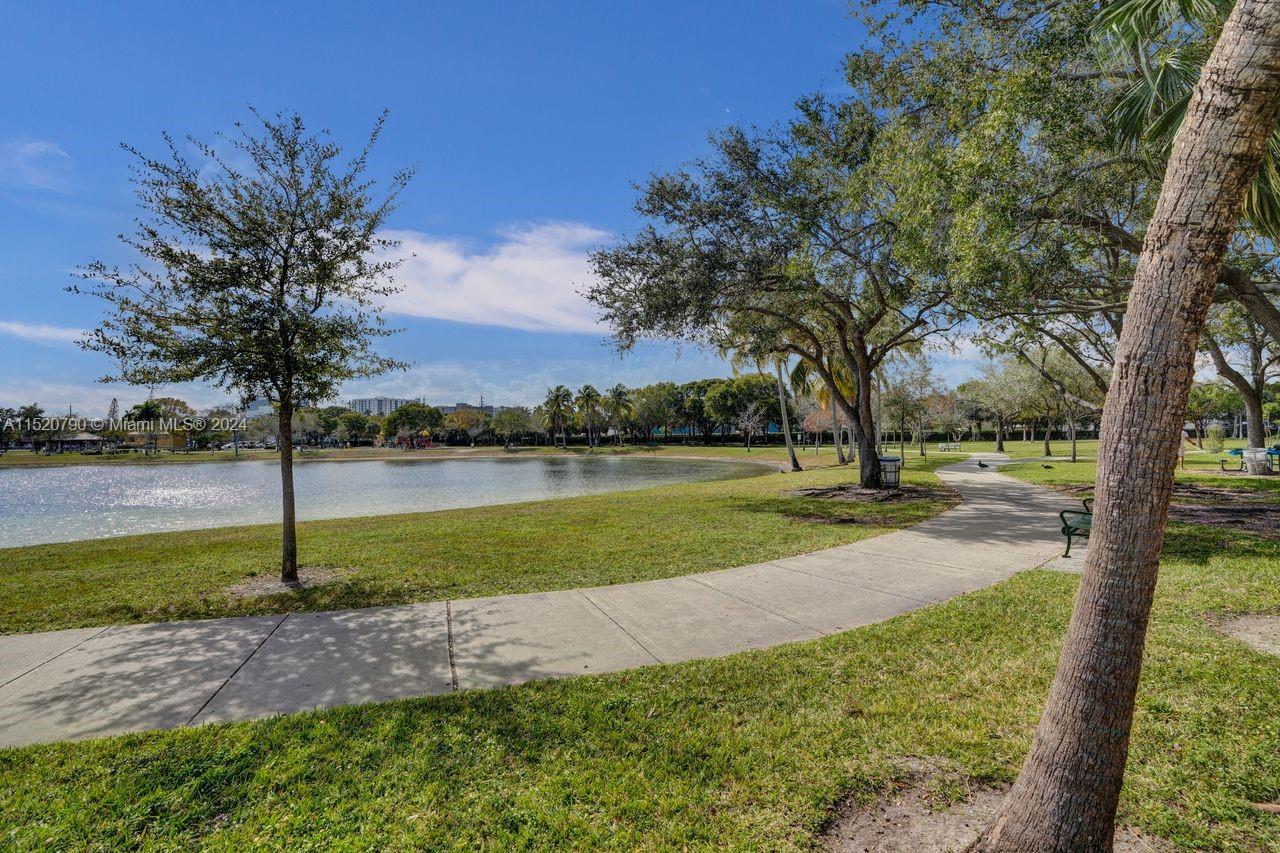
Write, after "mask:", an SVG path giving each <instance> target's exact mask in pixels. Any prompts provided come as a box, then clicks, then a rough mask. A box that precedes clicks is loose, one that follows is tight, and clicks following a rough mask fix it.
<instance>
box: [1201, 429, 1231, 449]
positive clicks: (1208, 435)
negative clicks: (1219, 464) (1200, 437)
mask: <svg viewBox="0 0 1280 853" xmlns="http://www.w3.org/2000/svg"><path fill="white" fill-rule="evenodd" d="M1225 436H1226V433H1224V432H1223V431H1222V426H1221V424H1212V425H1210V427H1209V428H1208V429H1207V430H1205V431H1204V448H1205V450H1208V451H1209V452H1210V453H1221V452H1222V449H1223V448H1224V447H1226V446H1227V443H1226V441H1224V440H1223V439H1224V438H1225Z"/></svg>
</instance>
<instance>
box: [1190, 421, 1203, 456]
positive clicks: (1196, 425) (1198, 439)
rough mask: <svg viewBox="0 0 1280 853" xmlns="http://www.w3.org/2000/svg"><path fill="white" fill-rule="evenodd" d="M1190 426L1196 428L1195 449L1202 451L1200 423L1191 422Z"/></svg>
mask: <svg viewBox="0 0 1280 853" xmlns="http://www.w3.org/2000/svg"><path fill="white" fill-rule="evenodd" d="M1191 424H1192V426H1194V427H1195V428H1196V447H1198V448H1200V449H1201V450H1204V429H1203V428H1202V427H1201V426H1200V421H1192V422H1191Z"/></svg>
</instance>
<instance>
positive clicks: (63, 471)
mask: <svg viewBox="0 0 1280 853" xmlns="http://www.w3.org/2000/svg"><path fill="white" fill-rule="evenodd" d="M764 471H765V469H763V468H760V467H758V466H754V465H747V464H743V463H737V462H712V461H701V460H662V459H646V458H641V457H562V458H533V459H529V458H525V459H511V458H475V459H447V460H433V461H426V460H403V461H395V460H393V461H364V462H307V463H305V464H301V465H297V466H295V468H294V484H295V490H296V492H297V503H298V506H297V509H298V518H299V519H315V518H344V517H348V516H357V515H387V514H391V513H400V512H424V511H428V510H437V509H453V508H457V507H468V506H484V505H489V504H499V503H513V502H516V501H530V500H541V499H544V498H557V497H570V496H574V495H587V494H597V493H600V492H612V491H621V490H626V489H640V488H646V487H649V486H660V485H667V484H671V483H681V482H689V481H693V480H711V479H726V478H736V477H750V476H754V475H756V474H760V473H764ZM279 520H280V472H279V467H278V466H277V464H276V463H274V462H269V461H244V462H234V463H232V462H206V463H190V464H187V463H183V464H176V463H175V464H166V465H110V466H107V465H75V466H58V467H49V468H17V467H14V468H7V469H0V547H10V546H15V545H34V544H38V543H45V542H64V541H70V540H75V539H97V538H100V537H104V536H119V535H125V534H131V533H151V532H154V531H160V530H186V529H191V528H198V527H224V526H227V525H234V524H257V523H265V522H278V521H279Z"/></svg>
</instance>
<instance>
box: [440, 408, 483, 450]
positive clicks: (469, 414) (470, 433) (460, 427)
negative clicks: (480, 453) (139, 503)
mask: <svg viewBox="0 0 1280 853" xmlns="http://www.w3.org/2000/svg"><path fill="white" fill-rule="evenodd" d="M444 428H445V429H446V430H447V431H448V432H450V433H457V434H460V435H462V436H463V437H465V439H466V440H467V441H469V442H470V443H471V444H472V445H473V446H474V445H475V443H476V439H477V438H479V437H480V436H482V435H484V433H485V432H486V431H487V430H488V429H489V416H488V415H487V414H485V413H484V412H483V411H481V410H480V409H471V408H465V409H458V410H457V411H455V412H450V413H449V414H447V415H445V416H444Z"/></svg>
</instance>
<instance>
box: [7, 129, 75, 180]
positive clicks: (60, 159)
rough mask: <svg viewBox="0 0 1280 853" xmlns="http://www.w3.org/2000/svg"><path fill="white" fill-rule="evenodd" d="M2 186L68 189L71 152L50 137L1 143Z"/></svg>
mask: <svg viewBox="0 0 1280 853" xmlns="http://www.w3.org/2000/svg"><path fill="white" fill-rule="evenodd" d="M0 186H8V187H22V188H31V189H39V190H52V191H54V192H67V191H69V190H70V188H71V155H70V154H68V153H67V152H66V151H65V150H63V148H62V146H60V145H58V144H57V143H56V142H50V141H48V140H39V139H35V140H16V141H9V142H0Z"/></svg>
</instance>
